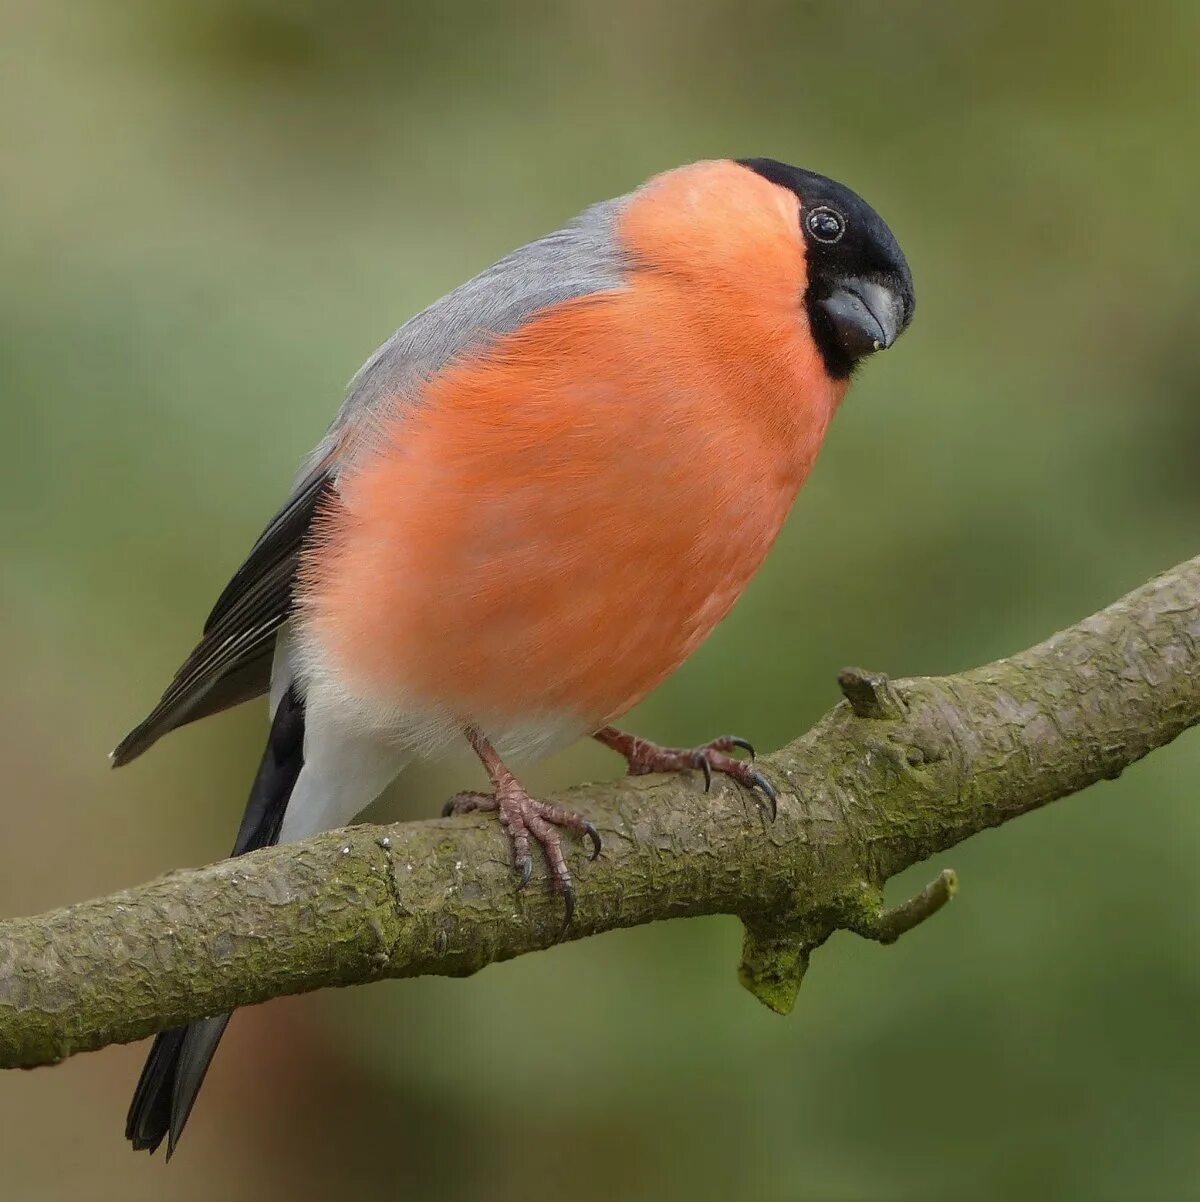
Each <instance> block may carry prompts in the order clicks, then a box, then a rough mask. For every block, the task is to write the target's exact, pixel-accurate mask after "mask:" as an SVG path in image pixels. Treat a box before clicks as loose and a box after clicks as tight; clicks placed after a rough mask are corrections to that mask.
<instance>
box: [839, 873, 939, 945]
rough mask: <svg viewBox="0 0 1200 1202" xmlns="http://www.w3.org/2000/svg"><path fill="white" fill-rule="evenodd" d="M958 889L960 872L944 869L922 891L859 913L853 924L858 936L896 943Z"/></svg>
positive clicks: (932, 913) (880, 941) (852, 926)
mask: <svg viewBox="0 0 1200 1202" xmlns="http://www.w3.org/2000/svg"><path fill="white" fill-rule="evenodd" d="M957 892H958V875H957V874H956V873H955V871H954V869H953V868H943V869H942V871H941V872H939V873H938V875H937V876H936V877H934V878H933V880H932V881H930V882H929V884H928V885H926V886H925V888H924V889H922V890H921V892H920V893H914V894H913V896H912V897H910V898H909V899H908V901H906V902H901V903H900V904H899V905H898V906H892V907H891V908H890V909H884V908H882V907H880V908H878V909H874V910H869V911H867V912H866V913H862V914H860V915H857V916H856V917H855V919H854V921H853V923H852V925H851V927H850V929H851V930H852V931H854V933H855V934H856V935H861V936H862V937H863V938H864V939H873V940H875V942H876V943H895V942H896V940H897V939H899V938H900V936H901V935H904V934H907V933H908V932H909V931H911V930H912V929H913V927H915V926H919V925H920V924H921V923H923V922H924V921H925V919H927V918H929V917H931V916H932V915H934V914H936V913H937V912H938V911H939V910H940V909H941V908H942V907H943V906H944V905H945V904H946V903H947V902H948V901H949V900H950V899H951V898H952V897H953V896H954V895H955V894H956V893H957Z"/></svg>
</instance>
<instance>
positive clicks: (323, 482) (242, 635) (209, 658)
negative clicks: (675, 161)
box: [110, 198, 625, 767]
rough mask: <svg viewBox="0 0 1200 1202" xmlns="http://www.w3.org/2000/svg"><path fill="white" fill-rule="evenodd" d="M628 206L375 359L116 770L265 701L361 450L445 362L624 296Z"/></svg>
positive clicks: (552, 243)
mask: <svg viewBox="0 0 1200 1202" xmlns="http://www.w3.org/2000/svg"><path fill="white" fill-rule="evenodd" d="M623 204H624V198H621V199H618V200H612V201H605V202H604V203H603V204H599V205H594V206H593V207H592V208H590V209H588V210H586V211H585V212H584V213H582V214H581V215H580V216H579V217H577V218H576V219H575V220H574V221H572V222H571V223H570V224H569V225H567V226H564V227H563V228H562V229H561V230H557V231H555V232H554V233H553V234H549V235H547V236H546V237H545V238H540V239H538V241H536V242H531V243H530V244H529V245H527V246H524V247H522V248H521V249H520V250H516V251H514V252H513V253H512V254H510V255H507V256H506V257H505V258H503V259H501V260H500V261H499V262H498V263H496V264H494V265H493V266H491V267H489V268H488V269H487V270H486V271H483V272H481V273H480V274H479V275H477V276H475V278H474V279H472V280H469V281H468V282H467V283H465V284H463V285H462V286H461V287H459V288H456V289H455V290H454V291H453V292H451V293H449V294H447V295H446V296H444V297H443V298H442V299H441V300H439V301H437V302H436V303H435V304H433V305H431V306H430V307H429V308H428V309H425V310H424V311H423V312H421V313H418V314H417V316H416V317H414V318H412V320H411V321H408V322H406V323H405V324H404V325H403V326H401V327H400V329H398V330H397V331H396V333H395V334H393V335H392V337H391V338H389V339H388V341H387V342H385V343H384V344H383V346H381V347H380V348H379V350H377V351H376V352H375V354H374V355H372V356H371V358H370V359H368V360H367V362H366V363H365V364H364V366H363V367H362V369H361V370H360V371H359V373H358V374H357V375H356V376H355V377H354V379H353V380H352V381H351V382H350V387H349V389H348V390H347V394H346V399H345V401H344V402H343V404H342V407H341V409H340V410H339V412H338V415H337V417H336V418H334V421H333V424H332V425H331V426H330V428H329V431H328V433H327V434H326V436H325V438H324V439H323V440H322V442H321V445H320V446H319V447H318V449H317V451H316V452H315V453H314V457H313V459H311V460H310V461H309V466H308V468H307V469H306V471H305V472H304V473H303V474H302V476H301V479H300V481H299V483H298V484H297V485H296V487H295V489H293V491H292V495H291V497H290V498H289V499H288V501H287V502H286V503H285V505H284V506H283V508H282V509H281V510H280V511H279V512H278V513H277V514H276V515H275V517H274V518H273V519H272V520H271V522H270V524H269V525H268V526H267V528H266V530H265V531H263V533H262V535H261V537H260V538H259V540H258V541H257V542H256V543H255V544H254V547H253V548H252V549H251V551H250V554H249V556H247V558H246V561H245V563H243V564H242V566H241V567H240V568H238V570H237V571H236V572H235V573H234V575H233V578H232V579H231V580H230V582H229V583H228V584H227V585H226V586H225V589H224V591H223V592H222V593H221V595H220V597H219V598H218V599H217V603H216V605H215V606H214V607H213V610H212V612H211V613H210V614H209V617H208V620H207V622H206V623H205V625H204V632H203V636H202V637H201V639H200V642H199V643H198V644H197V645H196V647H195V649H194V650H193V651H192V653H191V655H189V656H188V657H187V659H186V660H185V661H184V663H183V665H182V667H180V669H179V671H178V672H176V674H175V677H174V679H173V680H172V681H171V683H170V684H169V685H168V686H167V689H166V692H164V693H163V695H162V698H161V700H160V701H159V703H158V704H157V705H156V706H155V707H154V709H153V710H152V711H151V713H150V714H149V715H148V716H147V717H146V719H145V720H144V721H143V722H141V723H140V724H139V725H138V726H137V727H135V728H134V729H133V730H132V731H131V732H130V733H129V734H128V735H126V737H125V738H124V739H122V740H121V743H120V744H119V746H118V747H117V748H116V750H115V751H113V753H112V755H111V757H110V758H111V760H112V763H113V765H114V767H115V766H119V765H121V764H127V763H129V761H130V760H132V759H135V758H136V757H137V756H139V755H141V754H142V752H144V751H146V750H147V749H148V748H149V747H151V746H152V745H153V744H154V743H155V742H157V741H158V740H159V739H160V738H161V737H162V736H163V735H165V734H167V733H168V732H169V731H172V730H175V729H176V728H177V727H180V726H184V725H186V724H187V723H189V722H194V721H196V720H197V719H198V718H204V717H207V716H208V715H210V714H215V713H218V712H219V711H221V710H223V709H228V708H229V707H230V706H234V705H238V704H240V703H241V702H243V701H249V700H250V699H251V698H254V697H259V696H261V695H262V694H264V693H265V692H267V690H268V688H269V687H270V680H271V662H272V657H273V655H274V651H275V642H276V638H277V636H278V633H279V630H280V628H281V627H282V626H283V625H284V624H285V623H286V622H287V620H288V618H289V616H290V615H291V611H292V593H293V584H294V581H295V575H296V567H297V564H298V562H299V558H300V552H301V549H302V547H303V544H304V539H305V537H306V536H307V534H308V531H309V529H310V527H311V525H312V522H313V519H314V517H315V516H316V514H317V513H318V512H319V510H320V509H321V507H322V506H323V505H325V504H328V503H329V502H330V499H331V498H332V497H334V496H335V495H336V490H337V479H338V477H339V476H340V475H341V474H342V473H344V472H345V471H346V470H347V467H348V466H349V465H351V464H352V463H353V460H354V458H355V454H356V452H357V451H358V450H359V448H360V447H362V446H363V445H364V444H369V443H370V440H371V437H372V434H373V433H374V432H375V431H376V430H378V429H380V428H381V427H383V426H384V425H385V424H386V422H387V421H388V420H389V419H391V418H392V417H393V416H394V415H395V413H396V412H397V411H398V410H402V409H403V408H404V406H406V405H410V404H412V403H413V401H414V399H415V398H416V397H417V396H418V395H419V393H420V389H421V386H422V385H423V383H424V382H425V381H427V380H429V379H432V378H433V376H435V375H436V374H437V373H438V372H439V371H441V370H442V369H443V368H444V367H445V366H446V365H447V364H448V363H450V362H452V361H453V360H455V359H457V358H459V357H460V356H462V355H464V354H467V353H472V352H475V351H478V350H479V349H480V348H481V347H485V346H487V344H488V343H489V342H491V341H492V340H493V339H495V338H496V337H499V336H501V335H503V334H506V333H509V332H511V331H513V330H516V329H519V328H520V326H521V325H522V324H523V323H524V322H526V321H528V320H529V318H530V317H531V316H532V315H533V314H535V313H537V312H539V311H541V310H544V309H547V308H550V307H551V306H553V305H555V304H559V303H561V302H563V301H565V300H570V299H574V298H578V297H583V296H589V295H592V294H596V293H601V292H611V291H613V290H615V289H618V288H620V287H621V286H622V280H623V269H624V267H625V264H624V262H623V260H622V257H621V255H620V252H619V250H618V249H617V239H616V234H615V226H616V220H617V217H618V215H619V213H620V210H621V207H622V206H623Z"/></svg>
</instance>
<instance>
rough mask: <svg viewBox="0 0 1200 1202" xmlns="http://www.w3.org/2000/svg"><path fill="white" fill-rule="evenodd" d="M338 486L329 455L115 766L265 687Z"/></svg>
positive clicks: (260, 546) (277, 521)
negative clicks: (317, 524) (325, 508)
mask: <svg viewBox="0 0 1200 1202" xmlns="http://www.w3.org/2000/svg"><path fill="white" fill-rule="evenodd" d="M332 488H333V482H332V477H331V474H330V469H329V463H328V461H324V462H322V463H321V464H319V465H318V466H317V467H316V468H314V469H313V470H312V471H311V472H310V473H309V474H308V476H306V477H305V478H304V480H303V481H302V482H301V483H300V485H299V486H298V487H297V488H296V490H295V492H293V494H292V496H291V497H290V498H289V500H288V502H287V504H286V505H284V507H283V508H282V509H281V510H280V511H279V513H277V514H276V515H275V517H274V518H272V520H271V523H270V525H269V526H267V528H266V530H264V531H263V533H262V535H261V537H260V538H259V540H258V541H257V542H256V543H255V544H254V546H253V548H252V549H251V551H250V554H249V555H248V556H247V558H246V561H245V563H243V564H242V566H241V567H240V568H238V570H237V571H236V572H235V573H234V575H233V579H232V580H230V582H229V584H228V585H226V586H225V589H224V591H223V592H222V593H221V595H220V597H218V598H217V603H216V605H215V606H214V607H213V610H212V613H211V614H209V617H208V621H207V622H205V624H204V635H203V637H202V638H201V640H200V642H199V643H197V645H196V647H195V649H194V650H193V651H192V653H191V655H189V656H188V657H187V659H186V660H185V661H184V662H183V665H182V666H181V667H180V669H179V671H178V672H176V673H175V677H174V679H173V680H172V681H171V683H170V684H169V685H168V686H167V689H166V692H164V693H163V695H162V698H161V699H160V700H159V703H158V704H157V705H156V706H155V707H154V709H153V710H152V711H151V712H150V714H149V715H148V716H147V717H146V719H145V720H144V721H143V722H141V723H140V724H139V725H138V726H136V727H135V728H134V729H133V730H132V731H130V733H129V734H128V735H126V736H125V738H124V739H122V740H121V742H120V744H119V745H118V746H117V749H116V750H115V751H114V752H113V753H112V756H111V757H110V758H111V760H112V763H113V766H114V767H119V766H120V765H121V764H127V763H129V761H130V760H133V759H136V758H137V757H138V756H139V755H141V754H142V752H144V751H146V750H148V749H149V748H150V747H151V746H152V745H153V744H154V743H156V742H157V741H158V740H159V739H160V738H162V736H163V735H165V734H167V733H168V732H169V731H172V730H175V729H176V728H177V727H179V726H183V725H185V724H186V723H188V722H194V721H195V720H196V719H197V718H203V717H207V716H208V715H209V714H215V713H218V712H219V711H220V710H223V709H227V708H228V707H229V706H231V705H237V704H239V703H240V702H242V701H248V700H250V698H252V697H258V696H261V695H262V694H263V693H265V692H266V691H267V689H268V688H269V687H270V681H271V657H272V655H273V654H274V650H275V638H276V636H277V634H278V633H279V628H280V627H281V626H282V625H283V624H284V623H285V622H286V621H287V620H288V617H289V616H290V615H291V610H292V589H293V585H294V582H295V576H296V565H297V562H298V560H299V556H300V548H301V546H302V545H303V542H304V539H305V536H306V535H307V534H308V531H309V529H310V528H311V526H312V522H313V518H314V517H315V516H316V513H317V511H318V509H319V508H320V506H321V504H322V503H323V501H324V498H325V497H326V496H327V495H328V494H329V493H330V491H331V490H332Z"/></svg>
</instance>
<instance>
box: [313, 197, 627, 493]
mask: <svg viewBox="0 0 1200 1202" xmlns="http://www.w3.org/2000/svg"><path fill="white" fill-rule="evenodd" d="M627 202H628V197H618V198H617V199H615V200H606V201H602V202H601V203H600V204H596V205H592V206H591V208H588V209H585V210H584V211H583V212H582V213H581V214H580V215H579V216H578V217H576V218H575V219H574V220H573V221H571V222H569V223H568V224H567V225H565V226H563V227H562V228H561V229H558V230H555V231H554V233H552V234H547V235H546V236H545V237H544V238H539V239H537V241H535V242H530V243H528V244H527V245H525V246H522V247H520V248H519V249H518V250H514V251H513V252H512V253H511V254H508V255H505V256H504V258H503V259H500V260H499V261H498V262H496V263H493V264H492V266H491V267H488V268H486V269H485V270H484V271H481V272H480V273H479V275H477V276H475V277H474V278H473V279H470V280H468V281H467V282H466V283H465V284H461V285H459V287H457V288H455V289H454V290H453V291H452V292H448V293H447V294H446V295H445V296H443V297H442V298H441V300H438V301H435V302H434V303H433V304H432V305H430V306H429V308H427V309H424V310H422V311H421V312H420V313H418V314H417V315H416V316H415V317H412V318H410V319H409V320H408V321H406V322H405V323H404V325H402V326H401V327H400V328H399V329H398V330H397V331H396V332H395V333H394V334H393V335H392V336H391V337H390V338H389V339H388V340H387V341H386V342H385V343H384V344H383V345H382V346H381V347H380V348H379V349H378V350H377V351H376V352H375V353H374V354H373V355H372V356H371V357H370V358H369V359H368V360H367V361H366V363H364V364H363V366H362V367H361V368H360V369H359V371H358V374H357V375H355V377H354V379H353V380H351V381H350V384H349V386H348V388H347V390H346V399H345V400H344V401H343V402H342V407H341V409H339V410H338V413H337V416H336V417H335V418H334V420H333V423H332V425H331V426H330V427H329V430H328V432H327V434H326V436H325V438H324V439H323V440H322V442H321V444H320V446H318V447H317V448H316V450H315V451H314V452H313V455H312V457H311V459H310V460H309V463H312V462H316V461H319V460H321V459H322V458H324V457H325V456H326V455H328V454H329V452H330V451H331V450H332V449H333V448H334V447H340V446H343V445H344V440H346V439H347V438H350V439H351V440H353V442H355V443H357V442H358V441H359V440H360V439H361V438H363V437H364V436H365V437H366V438H368V439H369V437H370V434H371V431H372V429H373V428H377V427H378V425H379V424H380V423H381V422H383V421H384V420H386V419H387V418H389V417H391V416H393V415H394V414H395V412H396V408H397V406H400V407H402V406H403V405H404V404H405V403H408V402H411V401H412V400H414V399H415V397H416V395H417V394H418V392H419V390H420V388H421V385H422V384H423V383H425V382H426V381H428V380H430V379H432V378H433V377H434V376H435V375H437V374H438V372H440V371H442V370H443V369H444V368H445V367H446V366H447V365H448V364H450V363H452V362H454V360H456V359H458V358H460V357H461V356H463V355H464V354H468V353H472V352H476V351H478V350H479V349H480V348H481V347H483V346H486V345H487V344H488V343H489V342H491V341H493V340H495V339H496V338H498V337H501V336H502V335H504V334H508V333H511V332H512V331H514V330H517V329H520V327H521V326H522V325H524V324H525V323H526V322H527V321H528V320H529V319H530V317H532V316H533V315H534V314H536V313H538V312H540V311H542V310H545V309H549V308H552V307H553V306H554V305H557V304H561V303H562V302H563V301H567V300H573V299H575V298H577V297H582V296H590V295H592V294H593V293H597V292H608V291H612V290H613V289H617V288H620V287H622V285H623V269H624V268H625V266H626V262H625V259H624V256H623V255H622V253H621V251H620V248H619V244H618V241H617V230H616V225H617V220H618V218H619V216H620V213H621V211H622V209H623V208H624V207H625V205H626V203H627ZM350 458H351V459H352V456H351V457H350ZM346 462H347V461H346V460H345V459H343V460H342V461H341V464H340V465H338V466H335V468H334V475H335V477H336V475H337V474H338V470H339V467H343V468H344V465H345V463H346ZM302 476H303V473H302Z"/></svg>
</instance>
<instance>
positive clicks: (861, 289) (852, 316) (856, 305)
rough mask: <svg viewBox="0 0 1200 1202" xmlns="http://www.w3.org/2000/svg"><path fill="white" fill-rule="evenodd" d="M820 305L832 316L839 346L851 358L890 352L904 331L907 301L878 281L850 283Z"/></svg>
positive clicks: (819, 303) (859, 280)
mask: <svg viewBox="0 0 1200 1202" xmlns="http://www.w3.org/2000/svg"><path fill="white" fill-rule="evenodd" d="M817 304H818V305H820V307H821V308H822V309H824V310H825V312H826V314H828V316H829V320H830V322H831V323H832V325H833V330H834V334H835V336H836V338H837V341H838V344H839V345H840V346H841V348H842V350H843V351H845V353H846V354H847V355H848V356H849V357H850V358H851V359H861V358H862V357H863V356H864V355H870V354H873V353H874V352H875V351H886V350H887V348H888V347H889V346H891V345H892V343H893V342H895V341H896V339H897V338H899V337H900V335H901V334H902V333H903V332H904V327H905V324H906V322H905V312H904V309H905V306H904V301H903V299H902V298H901V297H900V296H898V295H897V294H896V293H895V292H894V291H892V289H890V288H888V287H887V286H886V285H884V284H878V283H876V282H875V281H874V280H866V279H853V280H847V281H846V282H845V283H844V284H841V285H839V286H838V287H836V288H834V290H833V291H832V292H831V293H830V294H829V296H827V297H825V298H824V299H823V300H819V301H817Z"/></svg>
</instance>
